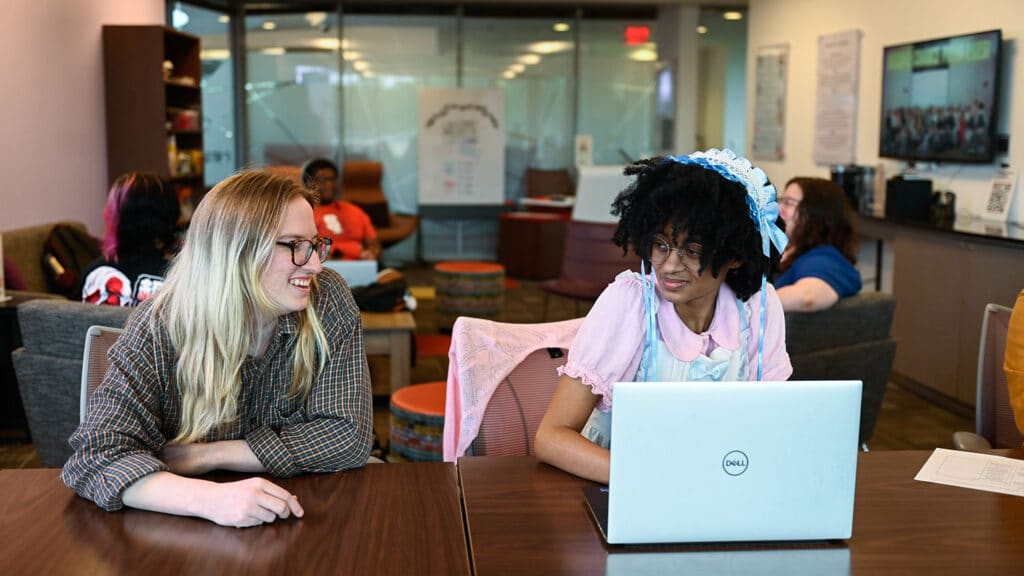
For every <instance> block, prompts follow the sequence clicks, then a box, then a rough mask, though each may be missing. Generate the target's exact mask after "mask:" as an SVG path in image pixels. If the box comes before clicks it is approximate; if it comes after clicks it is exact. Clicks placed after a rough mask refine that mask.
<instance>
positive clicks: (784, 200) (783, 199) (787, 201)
mask: <svg viewBox="0 0 1024 576" xmlns="http://www.w3.org/2000/svg"><path fill="white" fill-rule="evenodd" d="M777 202H778V203H779V206H785V207H786V208H796V207H797V206H799V205H800V200H798V199H796V198H792V197H790V196H779V198H778V200H777Z"/></svg>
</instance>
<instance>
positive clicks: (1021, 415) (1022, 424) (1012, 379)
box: [1003, 290, 1024, 434]
mask: <svg viewBox="0 0 1024 576" xmlns="http://www.w3.org/2000/svg"><path fill="white" fill-rule="evenodd" d="M1003 369H1004V370H1006V383H1007V384H1008V385H1009V387H1010V405H1011V406H1012V407H1013V417H1014V419H1015V420H1016V421H1017V429H1018V430H1020V431H1021V434H1024V290H1021V291H1020V294H1018V295H1017V303H1016V304H1014V306H1013V314H1011V315H1010V327H1009V329H1008V330H1007V332H1006V358H1005V360H1004V362H1003Z"/></svg>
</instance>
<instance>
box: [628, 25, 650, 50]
mask: <svg viewBox="0 0 1024 576" xmlns="http://www.w3.org/2000/svg"><path fill="white" fill-rule="evenodd" d="M625 37H626V45H627V46H634V45H636V44H646V43H648V42H650V41H651V29H650V28H649V27H647V26H626V34H625Z"/></svg>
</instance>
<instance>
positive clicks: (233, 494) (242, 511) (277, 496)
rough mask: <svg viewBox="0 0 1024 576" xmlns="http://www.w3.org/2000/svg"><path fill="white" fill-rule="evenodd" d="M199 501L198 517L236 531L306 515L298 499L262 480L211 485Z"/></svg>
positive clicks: (202, 493) (200, 495) (203, 492)
mask: <svg viewBox="0 0 1024 576" xmlns="http://www.w3.org/2000/svg"><path fill="white" fill-rule="evenodd" d="M197 500H198V505H199V509H198V512H199V513H198V516H200V517H202V518H206V519H207V520H210V521H212V522H216V523H217V524H220V525H221V526H234V527H236V528H244V527H246V526H257V525H259V524H268V523H270V522H273V521H275V520H277V519H282V520H283V519H285V518H288V517H289V516H292V515H294V516H296V517H298V518H301V517H302V516H303V515H304V514H305V511H304V510H303V509H302V506H301V505H299V499H298V497H296V496H295V495H294V494H292V493H291V492H289V491H287V490H285V489H284V488H282V487H280V486H278V485H277V484H274V483H273V482H270V481H269V480H265V479H263V478H249V479H247V480H240V481H238V482H227V483H223V484H217V483H211V485H210V486H208V487H206V489H205V490H203V491H202V492H201V493H200V494H198V495H197Z"/></svg>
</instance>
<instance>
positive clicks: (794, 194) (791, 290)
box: [774, 178, 861, 312]
mask: <svg viewBox="0 0 1024 576" xmlns="http://www.w3.org/2000/svg"><path fill="white" fill-rule="evenodd" d="M779 213H780V215H781V216H782V219H783V220H784V221H785V222H786V235H787V236H788V237H789V245H788V246H787V247H786V251H785V252H784V253H783V255H782V262H781V264H780V266H779V270H780V273H779V275H778V276H777V277H776V278H775V282H774V284H775V291H776V293H778V295H779V299H780V300H781V301H782V308H783V309H784V310H786V311H787V312H788V311H796V312H813V311H815V310H824V309H826V308H829V307H831V306H832V305H834V304H835V303H836V302H838V301H839V299H840V298H845V297H847V296H853V295H854V294H856V293H858V292H860V289H861V280H860V272H858V271H857V269H856V268H855V267H854V264H855V263H856V262H857V256H856V251H857V238H856V232H855V231H854V227H853V218H852V210H851V208H850V203H849V201H848V200H847V199H846V194H845V193H844V192H843V189H842V188H840V187H839V186H838V185H836V184H835V183H833V182H831V181H829V180H825V179H822V178H793V179H792V180H790V181H789V182H787V183H786V188H785V191H784V192H783V194H782V196H781V197H780V198H779Z"/></svg>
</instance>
